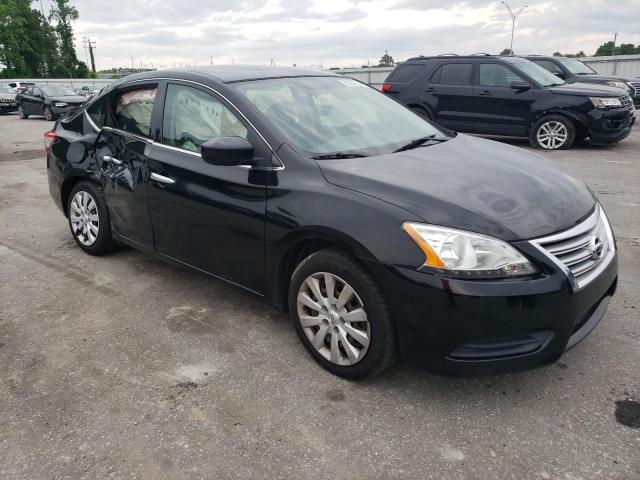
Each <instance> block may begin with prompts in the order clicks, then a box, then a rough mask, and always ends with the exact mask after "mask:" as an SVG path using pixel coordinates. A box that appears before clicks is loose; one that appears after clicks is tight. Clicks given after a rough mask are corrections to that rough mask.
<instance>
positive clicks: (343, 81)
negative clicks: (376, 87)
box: [338, 78, 366, 87]
mask: <svg viewBox="0 0 640 480" xmlns="http://www.w3.org/2000/svg"><path fill="white" fill-rule="evenodd" d="M338 81H339V82H340V83H341V84H343V85H344V86H346V87H366V85H365V84H364V83H360V82H356V81H355V80H352V79H350V78H343V79H340V80H338Z"/></svg>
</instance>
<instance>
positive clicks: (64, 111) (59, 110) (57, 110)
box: [49, 105, 82, 118]
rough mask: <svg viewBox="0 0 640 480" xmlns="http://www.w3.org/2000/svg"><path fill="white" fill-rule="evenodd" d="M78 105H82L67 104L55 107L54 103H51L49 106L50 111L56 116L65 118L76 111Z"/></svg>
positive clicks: (78, 107)
mask: <svg viewBox="0 0 640 480" xmlns="http://www.w3.org/2000/svg"><path fill="white" fill-rule="evenodd" d="M80 107H82V105H67V106H66V107H56V106H55V105H51V106H50V107H49V108H51V111H52V112H53V114H54V115H55V117H56V118H65V117H70V116H71V115H73V114H74V113H76V112H77V111H78V110H79V109H80Z"/></svg>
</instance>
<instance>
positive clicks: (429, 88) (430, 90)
mask: <svg viewBox="0 0 640 480" xmlns="http://www.w3.org/2000/svg"><path fill="white" fill-rule="evenodd" d="M424 91H425V92H435V91H436V89H435V88H433V87H428V88H425V89H424Z"/></svg>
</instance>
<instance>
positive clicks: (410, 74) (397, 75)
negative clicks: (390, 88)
mask: <svg viewBox="0 0 640 480" xmlns="http://www.w3.org/2000/svg"><path fill="white" fill-rule="evenodd" d="M423 68H424V65H422V64H419V63H413V64H403V65H400V66H399V67H398V68H396V69H395V70H394V71H393V72H391V75H389V78H387V82H409V81H411V80H413V79H414V78H415V77H416V75H418V73H420V72H421V71H422V69H423Z"/></svg>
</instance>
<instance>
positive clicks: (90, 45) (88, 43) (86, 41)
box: [82, 38, 96, 73]
mask: <svg viewBox="0 0 640 480" xmlns="http://www.w3.org/2000/svg"><path fill="white" fill-rule="evenodd" d="M82 45H83V46H84V48H85V50H89V58H90V59H91V70H93V72H94V73H95V71H96V60H95V58H94V56H93V49H94V48H96V42H95V40H94V41H92V40H91V39H89V38H84V39H83V40H82Z"/></svg>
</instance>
